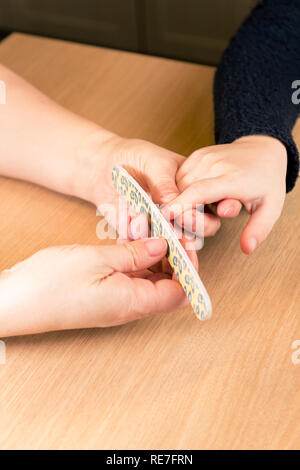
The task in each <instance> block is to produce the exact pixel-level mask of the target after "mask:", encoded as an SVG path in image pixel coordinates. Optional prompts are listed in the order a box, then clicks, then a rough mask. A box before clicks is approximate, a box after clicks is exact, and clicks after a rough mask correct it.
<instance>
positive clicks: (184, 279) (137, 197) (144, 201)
mask: <svg viewBox="0 0 300 470" xmlns="http://www.w3.org/2000/svg"><path fill="white" fill-rule="evenodd" d="M112 181H113V184H114V186H115V188H116V190H117V191H118V193H119V194H120V195H121V196H122V197H123V198H124V199H125V200H126V201H127V203H128V204H129V205H130V206H131V207H132V208H133V209H134V211H135V212H136V213H137V214H140V213H144V214H145V215H146V216H147V217H148V221H149V223H150V226H151V235H152V236H155V237H162V238H165V239H166V241H167V243H168V251H167V259H168V261H169V263H170V265H171V266H172V268H173V270H174V272H175V274H176V277H177V279H178V281H179V282H180V284H181V285H182V287H183V289H184V292H185V294H186V296H187V298H188V300H189V302H190V303H191V305H192V307H193V310H194V312H195V314H196V316H197V318H199V319H200V320H206V319H208V318H209V317H210V316H211V311H212V308H211V301H210V298H209V296H208V294H207V292H206V290H205V287H204V285H203V283H202V281H201V279H200V277H199V274H198V273H197V271H196V269H195V268H194V266H193V264H192V262H191V260H190V259H189V257H188V255H187V253H186V251H185V249H184V248H183V246H182V245H181V243H180V241H179V239H178V238H177V236H176V234H175V232H174V230H173V228H172V227H171V226H170V224H169V223H168V222H167V221H166V219H165V218H164V216H163V215H162V213H161V212H160V210H159V209H158V207H157V206H156V204H154V202H153V201H152V200H151V198H150V197H149V196H148V194H147V193H146V192H145V191H144V190H143V188H142V187H141V186H140V185H139V184H138V183H137V181H135V179H134V178H133V177H132V176H131V175H130V174H129V173H128V172H127V171H126V170H125V169H124V168H123V167H121V166H114V167H113V170H112Z"/></svg>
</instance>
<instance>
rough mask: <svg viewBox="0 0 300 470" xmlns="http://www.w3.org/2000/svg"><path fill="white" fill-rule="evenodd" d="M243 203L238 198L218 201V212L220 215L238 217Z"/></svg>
mask: <svg viewBox="0 0 300 470" xmlns="http://www.w3.org/2000/svg"><path fill="white" fill-rule="evenodd" d="M241 208H242V203H241V202H240V201H237V200H236V199H223V200H222V201H220V202H219V203H218V206H217V213H218V216H219V217H226V218H233V217H237V216H238V215H239V213H240V211H241Z"/></svg>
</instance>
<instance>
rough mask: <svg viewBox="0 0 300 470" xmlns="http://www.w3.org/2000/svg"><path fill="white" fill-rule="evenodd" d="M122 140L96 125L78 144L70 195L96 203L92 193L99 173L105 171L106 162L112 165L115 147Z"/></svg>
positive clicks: (101, 173) (115, 151)
mask: <svg viewBox="0 0 300 470" xmlns="http://www.w3.org/2000/svg"><path fill="white" fill-rule="evenodd" d="M123 140H125V139H123V138H122V137H120V136H118V135H117V134H114V133H113V132H110V131H107V130H105V129H102V128H101V127H97V128H95V129H93V130H92V132H90V133H89V134H88V135H87V136H86V137H85V138H84V139H83V140H82V141H81V142H80V143H79V144H78V146H77V147H76V150H75V155H74V172H73V175H72V182H71V190H70V193H71V194H72V196H76V197H79V198H81V199H84V200H86V201H89V202H91V203H93V204H96V200H95V199H96V198H95V194H94V193H95V186H96V184H97V181H98V179H99V175H103V174H104V173H105V172H107V166H108V163H111V165H112V166H113V160H114V159H115V157H116V153H117V148H118V147H119V146H120V145H121V143H122V142H123Z"/></svg>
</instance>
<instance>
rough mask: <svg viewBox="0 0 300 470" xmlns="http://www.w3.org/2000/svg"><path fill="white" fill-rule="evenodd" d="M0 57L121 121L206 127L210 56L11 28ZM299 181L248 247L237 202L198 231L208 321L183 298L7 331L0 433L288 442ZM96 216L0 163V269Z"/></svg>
mask: <svg viewBox="0 0 300 470" xmlns="http://www.w3.org/2000/svg"><path fill="white" fill-rule="evenodd" d="M0 61H1V62H2V63H4V64H6V65H8V66H9V67H11V68H12V69H13V70H14V71H16V72H17V73H19V74H20V75H22V76H23V77H25V78H26V79H28V80H29V81H30V82H32V83H33V84H34V85H36V86H37V87H39V88H40V89H41V90H42V91H44V92H45V93H47V94H48V95H50V96H51V97H52V98H54V99H55V100H57V101H58V102H60V103H61V104H63V105H64V106H67V107H68V108H70V109H72V110H73V111H75V112H77V113H80V114H82V115H84V116H86V117H88V118H90V119H92V120H94V121H96V122H97V123H99V124H101V125H103V126H105V127H107V128H109V129H111V130H113V131H116V132H119V133H121V134H122V135H124V136H128V137H131V136H135V137H141V138H145V139H148V140H151V141H153V142H155V143H157V144H160V145H163V146H165V147H168V148H170V149H173V150H175V151H177V152H180V153H183V154H185V155H188V154H189V153H190V152H191V151H193V150H194V149H196V148H197V147H200V146H203V145H208V144H210V143H212V142H213V111H212V93H211V91H212V78H213V73H214V70H213V68H210V67H204V66H198V65H192V64H186V63H180V62H175V61H171V60H162V59H159V58H151V57H144V56H139V55H136V54H130V53H123V52H118V51H113V50H106V49H101V48H96V47H88V46H82V45H78V44H69V43H67V42H62V41H56V40H47V39H40V38H37V37H31V36H25V35H20V34H14V35H12V36H10V37H9V38H8V39H6V40H5V41H4V42H3V43H1V45H0ZM295 136H296V140H297V142H298V144H300V126H299V123H298V125H297V126H296V130H295ZM299 196H300V185H299V184H298V187H297V188H296V189H295V190H294V191H293V192H292V193H291V194H289V195H288V196H287V198H286V203H285V207H284V211H283V214H282V217H281V219H280V220H279V221H278V223H277V224H276V226H275V228H274V230H273V232H272V234H271V235H270V237H269V238H268V240H267V242H265V243H264V244H263V245H262V246H261V247H260V248H259V249H258V250H257V251H256V252H255V254H253V255H251V256H250V257H247V256H245V255H243V254H242V253H241V251H240V249H239V235H240V233H241V230H242V227H243V225H244V224H245V222H246V219H247V216H246V214H245V213H243V214H241V216H240V217H239V218H238V219H237V220H235V221H229V220H228V221H226V222H225V223H224V224H223V227H222V229H221V231H220V232H219V233H218V235H217V236H216V237H214V238H213V239H211V240H208V241H207V242H206V244H205V247H204V249H203V250H202V251H201V252H200V254H199V260H200V275H201V277H202V279H203V282H204V283H205V285H206V287H207V290H208V292H209V293H210V295H211V298H212V302H213V309H214V314H213V318H212V319H211V320H210V321H208V322H204V323H201V322H199V321H197V320H196V318H195V317H194V315H193V313H192V311H191V309H186V310H185V311H178V312H174V313H171V314H168V315H165V316H159V315H158V316H157V317H155V318H154V317H153V318H149V319H145V320H143V321H139V322H134V323H132V324H128V325H126V326H122V327H115V328H108V329H102V330H101V329H94V330H81V331H69V332H57V333H49V334H44V335H37V336H27V337H19V338H10V339H7V340H6V347H7V363H6V365H4V366H2V365H0V413H1V415H0V448H2V449H8V448H10V449H20V448H26V449H32V448H38V449H53V448H58V449H65V448H71V449H73V448H81V449H90V448H100V449H101V448H102V449H113V448H119V449H131V448H133V449H142V448H145V449H151V448H155V449H164V448H172V449H201V448H204V449H255V448H260V449H271V448H273V449H282V448H283V449H296V448H299V444H300V425H299V423H300V365H294V364H293V363H292V360H291V356H292V352H293V351H292V343H293V341H295V340H297V339H300V315H299V313H300V307H299V306H300V294H299V274H300V270H299V229H300V219H299V210H300V198H299ZM98 221H99V218H98V217H97V216H96V211H95V209H94V208H93V207H92V206H91V205H89V204H86V203H85V202H82V201H79V200H76V199H73V198H68V197H64V196H61V195H59V194H55V193H52V192H50V191H47V190H45V189H43V188H40V187H37V186H34V185H30V184H26V183H23V182H18V181H13V180H9V179H5V178H0V269H4V268H7V267H9V266H11V265H13V264H14V263H16V262H18V261H20V260H21V259H24V258H25V257H27V256H29V255H31V254H32V253H33V252H35V251H37V250H39V249H41V248H44V247H46V246H49V245H57V244H68V243H100V242H99V240H97V237H96V226H97V223H98ZM0 301H1V299H0ZM120 308H122V306H121V305H120Z"/></svg>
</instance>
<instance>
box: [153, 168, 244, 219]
mask: <svg viewBox="0 0 300 470" xmlns="http://www.w3.org/2000/svg"><path fill="white" fill-rule="evenodd" d="M229 195H230V197H231V198H234V199H241V197H240V192H239V187H238V184H235V185H232V182H231V181H230V178H226V177H223V176H221V177H216V178H209V179H203V180H201V181H197V182H196V183H193V184H191V185H190V186H189V187H187V188H186V189H185V190H184V191H183V192H182V193H181V194H180V195H179V196H178V197H177V198H175V199H174V200H173V201H171V202H170V203H169V204H168V205H167V206H166V207H164V208H163V209H162V212H163V213H164V215H165V216H166V217H167V216H168V217H170V218H171V219H173V218H174V217H177V216H178V215H179V214H180V213H181V212H182V209H184V205H189V206H190V205H192V206H195V205H197V204H211V203H212V202H215V201H220V200H221V199H227V198H229Z"/></svg>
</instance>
